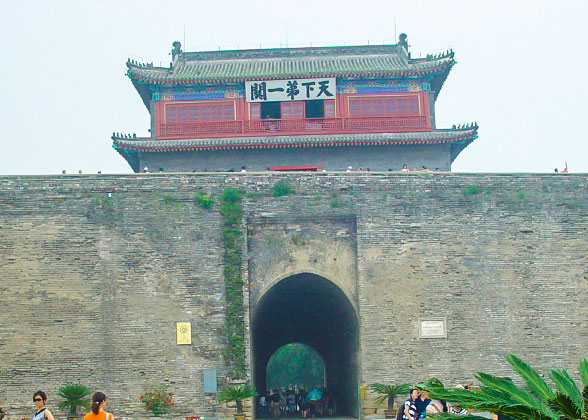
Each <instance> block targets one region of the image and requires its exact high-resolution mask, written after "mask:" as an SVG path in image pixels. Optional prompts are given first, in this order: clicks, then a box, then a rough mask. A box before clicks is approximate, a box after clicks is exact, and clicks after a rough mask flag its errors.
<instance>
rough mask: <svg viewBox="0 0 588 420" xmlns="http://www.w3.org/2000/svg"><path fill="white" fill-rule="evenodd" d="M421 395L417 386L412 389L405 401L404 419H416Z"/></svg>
mask: <svg viewBox="0 0 588 420" xmlns="http://www.w3.org/2000/svg"><path fill="white" fill-rule="evenodd" d="M418 397H419V391H418V389H416V388H412V389H411V390H410V393H409V396H408V398H407V399H406V401H404V412H403V415H402V419H403V420H416V418H417V408H416V405H415V403H416V400H417V398H418Z"/></svg>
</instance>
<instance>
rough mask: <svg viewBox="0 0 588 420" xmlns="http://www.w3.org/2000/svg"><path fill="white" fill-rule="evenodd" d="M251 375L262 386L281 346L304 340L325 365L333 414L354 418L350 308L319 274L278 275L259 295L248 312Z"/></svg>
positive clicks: (354, 325) (354, 329)
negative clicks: (335, 403)
mask: <svg viewBox="0 0 588 420" xmlns="http://www.w3.org/2000/svg"><path fill="white" fill-rule="evenodd" d="M251 335H252V343H251V344H252V354H253V380H254V383H255V387H256V389H257V390H258V392H263V390H265V389H267V386H266V366H267V363H268V361H269V359H270V357H271V356H272V355H273V354H274V352H275V351H276V350H278V349H279V348H280V347H282V346H284V345H286V344H290V343H303V344H306V345H307V346H309V347H311V348H312V349H314V350H315V351H316V352H317V353H318V354H319V355H320V356H321V357H322V359H323V361H324V363H325V366H326V375H327V387H328V389H329V390H330V391H331V392H333V394H334V396H335V399H336V401H337V407H338V409H337V411H338V413H337V414H338V415H344V416H351V417H358V381H359V378H358V375H359V366H358V352H359V332H358V319H357V314H356V312H355V309H354V308H353V306H352V305H351V302H349V299H348V298H347V296H345V294H344V293H343V291H342V290H341V289H340V288H339V287H338V286H336V285H335V284H334V283H333V282H331V281H329V280H327V279H326V278H324V277H321V276H318V275H315V274H310V273H303V274H297V275H293V276H290V277H287V278H285V279H284V280H281V281H280V282H278V283H277V284H276V285H274V286H273V287H272V288H271V289H270V290H268V291H267V293H266V294H265V295H264V296H263V297H262V298H261V299H260V301H259V303H258V304H257V306H256V308H255V309H254V311H253V314H252V317H251Z"/></svg>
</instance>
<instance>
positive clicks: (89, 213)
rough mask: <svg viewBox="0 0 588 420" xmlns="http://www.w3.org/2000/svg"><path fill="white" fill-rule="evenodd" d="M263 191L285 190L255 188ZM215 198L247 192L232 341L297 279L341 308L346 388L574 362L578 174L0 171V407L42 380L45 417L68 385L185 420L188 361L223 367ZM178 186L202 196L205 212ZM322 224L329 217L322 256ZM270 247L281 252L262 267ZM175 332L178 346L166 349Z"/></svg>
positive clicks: (20, 401) (586, 219) (585, 291)
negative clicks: (167, 399) (241, 324)
mask: <svg viewBox="0 0 588 420" xmlns="http://www.w3.org/2000/svg"><path fill="white" fill-rule="evenodd" d="M279 180H287V182H289V184H290V185H291V186H292V188H293V189H294V190H295V193H293V194H289V195H285V196H281V197H275V196H273V195H272V192H271V190H272V187H273V186H274V185H275V184H276V182H277V181H279ZM227 187H235V188H239V189H244V190H245V191H246V192H247V194H246V195H245V197H244V198H243V209H244V213H243V217H242V226H243V229H242V231H243V234H242V238H243V253H244V257H243V267H242V271H243V275H244V279H245V284H244V296H245V304H244V319H245V325H246V345H247V346H248V345H249V337H250V331H249V318H250V313H249V311H250V310H253V306H254V304H255V302H256V301H257V300H258V299H259V297H260V295H262V294H263V293H264V292H265V291H267V289H268V288H269V287H271V285H272V284H274V283H275V282H276V281H278V280H279V278H282V277H283V276H285V275H287V274H289V273H294V272H300V271H305V270H306V271H308V272H311V271H316V274H321V275H324V276H325V277H326V278H328V279H329V280H331V281H333V282H334V283H335V284H337V285H338V286H339V287H340V288H341V289H342V290H343V291H344V293H345V295H346V296H348V297H349V299H350V301H351V304H352V306H353V307H354V308H355V310H356V311H357V315H358V319H359V338H360V355H359V360H358V364H359V383H360V384H361V385H369V384H371V383H373V382H376V381H377V382H384V383H396V382H415V381H419V380H423V379H426V378H428V377H430V376H436V377H438V378H440V379H441V380H442V381H443V382H445V383H447V384H453V383H454V382H461V381H470V380H472V378H473V373H474V372H475V371H478V370H484V371H487V372H491V373H494V374H500V375H508V376H514V375H513V374H512V372H511V371H510V370H509V369H508V366H507V363H506V362H505V360H504V356H505V354H507V353H510V352H513V353H515V354H517V355H519V356H521V357H522V358H523V359H524V360H526V361H528V362H529V363H530V364H532V365H533V366H535V367H536V368H537V369H539V370H542V371H545V370H547V369H550V368H553V367H567V368H569V369H570V370H571V372H572V374H573V375H577V372H576V366H577V362H578V360H579V359H580V358H582V357H586V356H588V351H587V350H588V346H587V343H588V305H587V304H586V302H588V256H587V255H588V175H585V174H579V175H575V174H568V175H555V174H549V175H547V174H545V175H538V174H534V175H529V174H517V175H512V174H455V173H452V174H449V173H409V174H400V173H374V172H372V173H319V174H277V173H258V174H254V173H245V174H239V173H233V174H212V173H208V174H201V173H196V174H191V173H190V174H137V175H91V176H90V175H89V176H86V175H80V176H78V175H66V176H5V177H0V313H1V317H0V406H2V407H4V409H5V410H7V411H8V412H9V413H11V415H12V416H13V418H14V416H17V415H22V416H24V415H25V414H26V415H27V416H28V415H29V414H30V412H31V411H32V405H31V402H30V400H31V396H32V393H33V392H34V391H36V390H37V389H43V390H45V391H46V392H47V393H48V394H49V396H50V402H49V404H50V406H51V407H52V408H53V410H54V411H55V412H56V413H57V414H58V417H59V418H63V417H64V414H65V413H60V412H59V410H57V409H56V405H57V401H58V400H59V399H58V398H57V397H56V395H55V394H56V392H57V390H58V389H59V388H60V387H61V386H63V385H65V384H69V383H81V384H84V385H86V386H88V387H89V388H91V389H92V390H101V391H104V392H105V393H106V394H107V395H108V397H109V410H111V411H113V412H115V413H116V414H117V415H118V416H120V417H133V416H135V417H136V416H137V414H138V413H141V407H140V405H139V400H138V396H139V395H140V393H141V392H142V391H143V389H144V388H145V387H149V386H153V385H158V384H165V385H166V386H167V387H168V389H169V390H170V391H172V392H174V394H175V400H176V404H175V407H174V412H175V413H176V415H190V414H201V413H202V411H203V410H204V400H205V395H204V391H203V381H202V370H203V369H217V373H218V382H219V386H221V385H222V383H223V381H224V380H225V378H226V376H227V375H228V371H227V366H226V365H225V362H224V359H223V356H222V354H223V349H224V348H225V345H226V338H225V334H224V331H225V296H224V293H225V286H224V279H223V269H222V261H223V257H222V256H223V243H222V237H221V225H222V217H221V215H220V213H219V211H218V208H219V205H218V197H219V195H220V194H221V193H222V191H223V190H224V189H225V188H227ZM195 193H200V194H205V195H207V196H211V197H215V203H214V205H213V208H212V209H211V210H207V209H204V208H202V207H201V206H200V205H199V204H198V203H197V201H196V200H195V198H194V195H195ZM264 218H266V219H268V220H272V221H280V220H284V221H287V223H286V225H287V226H286V228H284V229H281V228H280V227H279V226H280V224H279V223H278V222H276V223H272V224H271V235H270V234H268V233H267V232H265V231H264V230H263V229H262V228H263V225H264V224H263V223H261V222H260V220H264ZM338 218H340V220H341V221H343V222H341V223H343V224H345V223H348V221H349V220H353V225H354V229H355V230H353V231H345V232H342V233H341V234H340V235H339V233H338V231H337V230H336V229H332V228H330V227H329V226H334V225H335V224H336V223H339V222H337V220H338ZM333 221H335V222H333ZM321 223H326V224H329V223H330V225H329V226H327V225H325V226H326V227H325V232H326V235H327V236H328V238H329V241H328V243H327V244H326V245H321V241H320V240H319V239H320V235H319V233H320V229H321V228H320V225H321ZM248 231H249V235H248V234H247V232H248ZM264 232H265V233H264ZM268 232H269V231H268ZM306 232H311V233H309V234H308V235H309V236H308V238H307V239H306V240H305V234H306ZM350 234H351V235H352V236H354V237H353V238H351V237H349V236H348V235H350ZM264 235H265V236H264ZM327 236H326V237H327ZM269 238H271V241H270V239H269ZM338 238H341V239H338ZM253 239H255V241H257V242H256V243H255V247H254V253H253V254H252V255H249V254H248V243H247V242H248V241H249V240H253ZM262 240H265V241H267V242H268V243H267V253H265V252H264V247H263V246H262V245H263V244H262V243H261V242H260V241H262ZM270 242H271V243H270ZM276 244H280V252H282V253H283V252H286V253H287V255H291V257H292V258H291V259H289V260H287V259H286V257H284V255H282V256H281V257H280V258H281V259H280V261H276V260H275V258H273V255H274V254H275V253H276ZM338 244H341V245H338ZM313 256H318V257H320V258H318V260H317V259H316V258H315V259H312V257H313ZM338 256H340V257H341V260H337V261H336V262H333V258H337V257H338ZM288 261H289V262H288ZM288 264H291V266H288ZM313 264H316V265H314V266H313ZM280 267H282V268H283V270H282V271H284V272H283V275H281V272H280V270H281V269H280ZM288 267H289V268H288ZM314 267H316V270H313V268H314ZM248 273H258V274H256V276H255V277H254V278H253V277H252V278H251V279H250V278H249V277H248ZM350 273H351V274H350ZM258 279H260V280H259V283H252V282H257V281H258ZM250 292H251V296H252V299H253V300H252V301H250ZM250 302H253V305H252V306H251V308H250ZM432 318H445V319H446V323H447V337H446V338H437V339H422V338H421V339H419V334H418V325H419V319H421V320H422V319H432ZM183 321H189V322H191V325H192V344H191V345H177V344H176V329H175V323H176V322H183ZM247 363H248V364H250V363H251V354H250V352H249V351H247ZM368 405H369V404H368Z"/></svg>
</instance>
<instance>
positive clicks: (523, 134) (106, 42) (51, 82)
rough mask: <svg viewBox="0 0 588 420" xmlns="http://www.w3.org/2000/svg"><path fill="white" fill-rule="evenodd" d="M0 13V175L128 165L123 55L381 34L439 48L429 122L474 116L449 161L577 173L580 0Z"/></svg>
mask: <svg viewBox="0 0 588 420" xmlns="http://www.w3.org/2000/svg"><path fill="white" fill-rule="evenodd" d="M2 9H3V11H2V17H0V21H1V24H0V58H1V60H2V63H0V77H1V80H2V81H3V89H2V90H3V95H2V96H3V98H2V100H1V101H0V124H1V127H2V135H1V139H0V142H1V144H2V147H1V148H0V175H13V174H14V175H28V174H31V175H33V174H57V173H61V171H62V170H63V169H65V170H66V171H67V172H68V173H77V172H78V171H79V170H82V171H83V173H96V172H97V171H102V172H103V173H131V172H132V171H131V169H130V167H129V166H128V164H127V163H126V161H125V160H124V159H123V158H122V157H121V156H120V155H119V154H118V153H117V152H116V151H115V150H114V149H113V148H112V140H111V139H110V136H111V135H112V133H113V132H124V133H133V132H134V133H137V135H138V136H147V135H148V134H149V133H148V132H147V129H148V128H149V124H150V122H149V121H150V120H149V113H148V112H147V109H146V107H145V106H144V104H143V102H142V101H141V99H140V97H139V95H138V94H137V92H136V91H135V89H134V87H133V85H132V83H131V82H130V80H129V79H128V77H127V76H126V75H125V71H126V65H125V63H126V61H127V59H128V58H131V59H134V60H139V61H145V62H153V63H154V65H156V66H158V65H160V64H161V65H163V66H169V62H170V60H171V56H170V51H171V48H172V42H173V41H176V40H178V41H180V42H181V43H182V44H183V50H184V51H209V50H218V49H219V48H220V49H237V48H239V49H245V48H260V47H263V48H268V47H280V46H282V47H284V46H286V45H288V46H291V47H293V46H310V45H312V46H323V45H332V46H335V45H361V44H367V43H369V44H382V43H386V44H395V43H396V42H397V35H398V34H399V33H401V32H404V33H406V34H407V35H408V42H409V45H410V51H411V53H412V56H413V57H419V56H421V55H422V56H424V55H426V54H435V53H439V52H443V51H446V50H448V49H452V50H453V51H454V52H455V59H456V61H457V64H456V65H455V66H454V67H453V69H452V70H451V72H450V74H449V77H448V79H447V81H446V82H445V84H444V86H443V89H442V90H441V93H440V94H439V97H438V100H437V102H436V107H435V108H436V120H437V128H450V127H451V126H452V125H453V124H465V123H470V122H477V123H478V125H479V127H480V128H479V138H478V139H477V140H475V141H474V142H473V143H471V144H470V145H469V146H468V147H467V148H466V149H465V150H464V151H463V152H462V153H461V154H460V155H459V156H458V157H457V159H456V160H455V161H454V163H453V166H452V170H453V171H454V172H499V173H504V172H507V173H510V172H543V173H546V172H553V171H554V168H559V169H560V170H561V169H562V168H563V167H564V165H565V162H567V164H568V168H569V171H570V172H571V173H574V172H575V173H578V172H580V173H588V134H587V133H586V130H585V126H586V121H587V120H588V102H587V98H588V87H587V83H586V80H585V78H586V75H587V74H588V73H587V69H588V53H586V44H587V41H588V28H587V25H588V24H587V23H586V22H587V18H588V2H587V1H585V0H574V1H572V0H557V1H556V0H553V1H546V0H509V1H506V0H492V1H489V0H484V1H481V0H460V1H458V0H442V1H441V0H402V1H397V0H381V1H380V0H378V1H370V0H363V1H350V0H337V1H335V0H321V1H316V0H312V1H311V0H297V1H295V2H288V1H283V0H273V1H266V0H248V1H236V0H230V1H224V0H217V1H209V2H207V1H204V0H198V1H194V0H193V1H187V0H184V1H176V0H167V1H163V0H162V1H156V0H124V1H122V0H121V1H114V0H100V1H96V0H92V1H90V0H76V1H73V0H50V1H49V0H36V1H27V0H22V1H19V2H9V3H7V4H4V5H3V7H2Z"/></svg>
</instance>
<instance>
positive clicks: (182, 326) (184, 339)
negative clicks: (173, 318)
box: [176, 322, 192, 344]
mask: <svg viewBox="0 0 588 420" xmlns="http://www.w3.org/2000/svg"><path fill="white" fill-rule="evenodd" d="M176 344H192V326H191V325H190V323H189V322H176Z"/></svg>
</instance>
